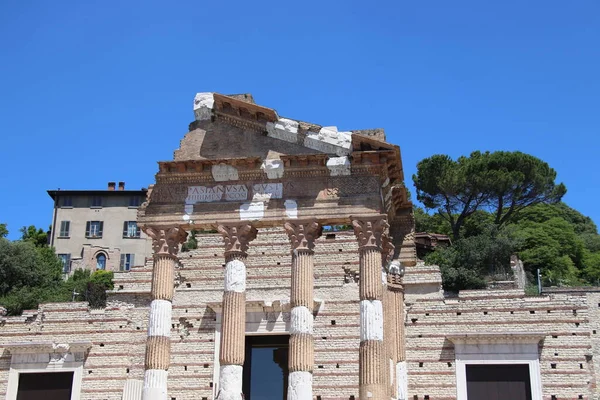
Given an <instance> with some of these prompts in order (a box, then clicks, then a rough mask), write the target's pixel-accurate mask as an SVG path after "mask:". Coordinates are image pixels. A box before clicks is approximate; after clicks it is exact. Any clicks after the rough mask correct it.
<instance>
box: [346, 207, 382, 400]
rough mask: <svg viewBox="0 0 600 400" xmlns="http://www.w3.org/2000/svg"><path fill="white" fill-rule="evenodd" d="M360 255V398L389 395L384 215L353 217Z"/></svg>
mask: <svg viewBox="0 0 600 400" xmlns="http://www.w3.org/2000/svg"><path fill="white" fill-rule="evenodd" d="M352 226H353V227H354V234H355V235H356V237H357V239H358V249H359V259H360V281H359V294H360V352H359V361H358V362H359V367H358V368H359V395H360V399H361V400H367V399H373V400H380V399H386V400H387V399H389V396H388V391H387V387H386V385H385V375H386V374H385V370H384V369H383V368H384V365H383V360H384V356H385V348H384V344H383V304H382V300H383V285H382V282H381V280H382V279H381V278H382V273H381V272H382V238H383V235H384V234H386V233H387V231H388V228H389V225H388V223H387V221H386V216H385V215H374V216H366V217H355V218H352Z"/></svg>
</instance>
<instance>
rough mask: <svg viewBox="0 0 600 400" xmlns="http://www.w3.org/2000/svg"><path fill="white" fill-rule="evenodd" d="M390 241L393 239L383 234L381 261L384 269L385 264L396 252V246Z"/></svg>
mask: <svg viewBox="0 0 600 400" xmlns="http://www.w3.org/2000/svg"><path fill="white" fill-rule="evenodd" d="M392 240H393V238H392V237H391V236H390V235H388V234H384V235H383V237H382V239H381V241H382V249H381V260H382V262H383V265H384V267H385V266H387V264H388V263H389V262H390V261H392V259H393V258H394V251H395V250H396V246H394V244H393V243H392Z"/></svg>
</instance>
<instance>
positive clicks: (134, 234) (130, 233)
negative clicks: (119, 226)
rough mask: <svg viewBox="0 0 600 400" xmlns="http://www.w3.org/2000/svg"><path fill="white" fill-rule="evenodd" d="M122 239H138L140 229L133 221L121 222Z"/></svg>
mask: <svg viewBox="0 0 600 400" xmlns="http://www.w3.org/2000/svg"><path fill="white" fill-rule="evenodd" d="M123 237H124V238H139V237H140V228H139V227H138V226H137V222H135V221H125V222H123Z"/></svg>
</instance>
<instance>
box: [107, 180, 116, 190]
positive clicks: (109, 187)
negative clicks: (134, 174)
mask: <svg viewBox="0 0 600 400" xmlns="http://www.w3.org/2000/svg"><path fill="white" fill-rule="evenodd" d="M108 190H109V191H111V192H112V191H114V190H115V183H114V182H108Z"/></svg>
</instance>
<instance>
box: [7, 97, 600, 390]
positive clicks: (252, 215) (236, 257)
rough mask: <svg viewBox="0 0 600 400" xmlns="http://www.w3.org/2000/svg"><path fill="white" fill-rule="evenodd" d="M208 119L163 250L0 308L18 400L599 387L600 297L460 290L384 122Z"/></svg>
mask: <svg viewBox="0 0 600 400" xmlns="http://www.w3.org/2000/svg"><path fill="white" fill-rule="evenodd" d="M194 115H195V120H194V121H193V122H192V123H191V124H190V126H189V131H188V132H187V133H186V134H185V136H184V137H183V139H182V140H181V142H180V145H179V148H178V149H177V150H176V151H175V153H174V159H173V160H170V161H163V162H159V165H158V168H159V170H158V173H157V174H156V177H155V183H154V185H152V186H151V187H150V188H149V190H148V198H147V200H146V202H145V203H144V204H143V205H142V206H141V208H140V211H139V214H138V221H137V222H138V225H139V226H141V227H142V229H143V230H144V232H145V233H146V234H147V235H148V236H149V237H151V238H152V243H153V255H152V256H151V257H148V258H147V260H146V263H145V264H144V265H140V266H137V267H134V268H132V270H131V271H129V272H121V273H117V274H116V276H115V280H114V283H115V289H114V290H113V291H112V292H111V293H109V301H108V305H107V307H106V308H104V309H90V308H89V307H88V305H87V304H85V303H77V302H74V303H52V304H44V305H41V306H40V308H39V309H38V310H33V311H28V312H26V313H24V314H23V315H22V316H20V317H0V398H2V396H4V397H5V398H6V399H7V400H14V399H17V398H19V399H30V398H41V397H39V396H40V393H42V392H43V393H44V394H43V397H44V398H46V399H47V400H52V399H97V400H102V399H126V400H141V399H144V400H184V399H199V400H209V399H219V400H230V399H242V398H245V399H255V400H262V399H286V398H287V399H291V400H310V399H316V400H330V399H331V400H333V399H336V400H337V399H348V400H356V399H363V400H366V399H374V400H379V399H402V400H406V399H430V400H434V399H440V400H442V399H443V400H454V399H459V400H464V399H467V395H468V396H469V397H468V398H469V400H473V399H481V398H487V397H488V396H490V395H491V396H492V398H495V397H493V396H494V393H496V394H500V395H504V396H505V395H506V393H511V395H510V396H509V397H510V398H511V399H516V400H519V399H538V400H541V399H547V400H551V399H592V398H594V399H595V398H598V394H597V389H596V377H597V371H598V368H599V365H598V364H597V359H596V358H597V357H596V355H597V354H598V343H597V339H596V338H597V335H596V329H600V327H599V326H598V325H599V323H598V321H599V319H598V317H599V316H600V315H599V311H600V308H599V307H600V296H598V294H597V293H595V292H592V291H576V290H570V291H564V292H561V291H556V292H555V293H547V294H544V295H541V296H525V293H524V291H523V285H522V284H520V283H517V281H519V279H517V280H516V281H515V282H509V283H505V284H503V285H502V287H501V288H500V289H496V290H480V291H464V292H461V293H459V294H458V295H448V294H445V293H444V292H443V290H442V289H441V275H440V271H439V268H438V267H436V266H428V265H425V264H424V263H423V262H421V261H419V260H418V259H417V255H416V250H415V243H414V221H413V217H412V204H411V203H410V201H409V200H408V198H407V191H406V188H405V186H404V176H403V169H402V161H401V157H400V149H399V147H398V146H396V145H394V144H390V143H388V142H387V141H386V138H385V134H384V132H383V130H381V129H372V130H363V131H341V130H339V129H338V128H336V127H334V126H320V125H315V124H312V123H307V122H303V121H300V120H295V119H289V118H283V117H281V116H279V115H278V114H277V112H276V111H275V110H274V109H271V108H267V107H263V106H259V105H257V104H255V102H254V100H253V99H252V96H250V95H233V96H225V95H221V94H216V93H200V94H198V95H196V97H195V99H194ZM174 147H175V146H174ZM192 236H193V237H194V238H195V242H194V241H193V240H192V241H190V238H191V237H192ZM184 243H185V246H183V247H182V244H184ZM490 393H491V394H490ZM35 396H38V397H35ZM505 398H508V397H505Z"/></svg>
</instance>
